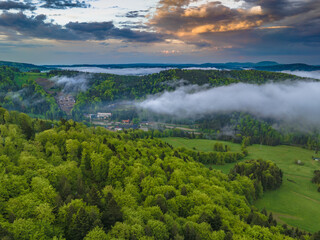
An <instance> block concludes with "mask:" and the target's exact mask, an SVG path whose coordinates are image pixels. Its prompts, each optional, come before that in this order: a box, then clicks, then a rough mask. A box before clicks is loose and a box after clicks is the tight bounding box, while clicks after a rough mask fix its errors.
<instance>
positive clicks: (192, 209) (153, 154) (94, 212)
mask: <svg viewBox="0 0 320 240" xmlns="http://www.w3.org/2000/svg"><path fill="white" fill-rule="evenodd" d="M10 115H11V113H10ZM0 119H1V116H0ZM16 119H19V118H16ZM27 120H28V121H31V122H33V121H34V120H30V119H27ZM17 124H19V121H16V122H12V123H10V124H7V123H6V124H5V125H1V126H0V127H1V128H3V130H4V131H1V133H0V134H1V137H2V138H5V141H4V142H2V143H0V153H1V154H0V155H1V156H2V157H1V164H0V168H1V171H0V181H1V182H0V183H1V188H0V189H1V192H0V193H1V195H0V234H1V235H0V238H5V239H53V238H54V237H55V238H56V239H61V238H65V239H84V238H86V239H99V238H100V239H101V238H106V239H113V238H120V239H232V238H233V239H258V238H261V239H291V238H290V237H289V236H286V235H285V234H286V231H285V229H284V228H283V227H281V226H278V225H277V226H274V225H275V224H274V222H273V221H272V220H273V219H272V218H270V221H269V218H268V217H266V216H265V217H263V216H261V215H259V214H260V213H258V212H257V211H256V210H254V209H252V206H251V205H250V202H251V200H252V199H253V198H254V197H255V195H256V193H255V188H254V181H252V180H250V179H249V178H247V177H245V176H238V177H236V178H235V179H232V180H231V179H229V177H228V176H227V175H225V174H223V173H221V172H219V171H214V170H213V171H210V170H209V169H207V168H205V167H204V166H203V165H202V164H201V163H198V162H196V161H194V159H193V158H192V156H190V155H188V152H184V151H180V150H178V149H172V148H171V147H170V146H169V145H167V144H166V143H164V142H162V141H161V140H159V139H141V138H138V136H137V134H136V133H135V132H128V133H113V132H109V131H107V130H105V129H103V128H87V127H85V126H84V125H82V124H79V123H76V122H73V121H71V120H70V121H67V122H66V121H61V122H60V123H59V125H57V126H55V127H54V128H52V129H49V130H44V131H41V132H36V131H34V129H32V131H33V132H34V137H32V138H30V139H28V138H27V136H26V135H24V134H22V129H21V126H20V125H17ZM10 126H11V127H10ZM12 131H15V134H12V133H11V132H12ZM6 138H8V139H13V140H14V141H12V140H11V141H9V140H8V141H7V140H6ZM12 143H14V144H13V145H12ZM7 145H8V146H10V148H12V151H11V150H8V149H10V148H8V146H7ZM17 149H19V151H17ZM13 150H14V151H13ZM53 154H57V155H58V158H53V157H52V155H53ZM57 159H59V160H57ZM35 160H38V161H35ZM10 180H16V182H11V181H10ZM2 186H4V187H2ZM252 214H253V217H252V219H259V220H254V221H253V220H252V219H251V220H250V218H249V220H250V221H249V220H247V219H248V217H249V216H251V215H252ZM255 216H259V218H258V217H255ZM248 222H249V223H248ZM287 235H290V236H295V235H293V234H292V232H290V233H288V234H287ZM307 238H308V237H307V236H306V239H307Z"/></svg>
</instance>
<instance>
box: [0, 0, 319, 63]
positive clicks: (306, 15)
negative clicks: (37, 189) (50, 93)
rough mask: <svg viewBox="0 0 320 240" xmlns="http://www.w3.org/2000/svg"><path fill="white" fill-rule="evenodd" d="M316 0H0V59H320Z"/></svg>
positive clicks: (52, 61)
mask: <svg viewBox="0 0 320 240" xmlns="http://www.w3.org/2000/svg"><path fill="white" fill-rule="evenodd" d="M319 26H320V1H319V0H221V1H208V0H83V1H82V0H4V1H1V0H0V60H4V61H15V62H28V63H34V64H117V63H206V62H211V63H221V62H235V61H237V62H259V61H267V60H268V61H277V62H279V63H297V62H302V63H308V64H319V65H320V57H319V56H320V27H319Z"/></svg>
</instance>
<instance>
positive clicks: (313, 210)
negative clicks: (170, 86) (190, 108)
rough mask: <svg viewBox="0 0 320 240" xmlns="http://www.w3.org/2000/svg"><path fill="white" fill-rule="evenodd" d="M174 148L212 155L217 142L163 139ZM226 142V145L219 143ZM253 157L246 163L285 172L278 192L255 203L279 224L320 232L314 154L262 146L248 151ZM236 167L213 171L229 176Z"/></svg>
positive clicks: (319, 195) (319, 197)
mask: <svg viewBox="0 0 320 240" xmlns="http://www.w3.org/2000/svg"><path fill="white" fill-rule="evenodd" d="M163 140H164V141H166V142H168V143H170V144H171V145H172V146H174V147H186V148H189V149H192V148H193V147H195V148H196V149H197V150H199V151H212V149H213V145H214V143H215V142H217V141H214V140H203V139H192V140H190V139H184V138H163ZM219 142H222V141H219ZM222 143H224V144H227V145H229V146H230V147H231V150H232V151H240V145H239V144H234V143H229V142H222ZM248 151H249V155H248V157H247V158H246V159H258V158H261V159H264V160H272V161H273V162H275V163H276V164H277V165H278V166H279V167H280V168H281V169H282V171H283V172H284V176H283V184H282V186H281V187H280V188H279V189H277V190H275V191H269V192H265V193H264V196H263V198H262V199H259V200H258V201H256V202H255V206H256V207H258V208H259V209H262V208H263V207H266V209H267V210H268V211H272V213H273V215H274V216H275V217H276V218H277V220H278V221H279V223H287V224H288V225H291V226H295V227H299V228H301V229H304V230H307V231H310V232H315V231H319V230H320V193H318V192H317V186H316V185H315V184H312V183H311V178H312V176H313V171H314V170H315V169H320V164H319V163H318V162H315V161H314V160H312V158H311V157H312V155H314V152H313V151H310V150H306V149H303V148H299V147H291V146H276V147H271V146H261V145H253V146H250V147H248ZM296 160H300V161H302V163H303V164H304V165H303V166H300V165H297V164H295V161H296ZM233 166H234V163H232V164H226V165H224V166H215V165H213V166H212V167H213V168H215V169H218V170H221V171H222V172H224V173H228V172H229V171H230V169H231V168H232V167H233Z"/></svg>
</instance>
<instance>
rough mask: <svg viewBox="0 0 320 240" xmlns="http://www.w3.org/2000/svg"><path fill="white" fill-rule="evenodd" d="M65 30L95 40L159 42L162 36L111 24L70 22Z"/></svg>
mask: <svg viewBox="0 0 320 240" xmlns="http://www.w3.org/2000/svg"><path fill="white" fill-rule="evenodd" d="M66 28H67V29H70V30H73V31H74V32H76V33H77V34H78V35H87V36H94V38H95V39H97V40H104V39H108V38H118V39H124V40H127V41H133V42H134V41H136V42H159V41H162V35H161V34H157V33H150V32H142V31H132V30H131V29H128V28H121V29H120V28H117V27H115V26H114V24H113V23H112V22H90V23H87V22H84V23H79V22H70V23H68V24H67V25H66Z"/></svg>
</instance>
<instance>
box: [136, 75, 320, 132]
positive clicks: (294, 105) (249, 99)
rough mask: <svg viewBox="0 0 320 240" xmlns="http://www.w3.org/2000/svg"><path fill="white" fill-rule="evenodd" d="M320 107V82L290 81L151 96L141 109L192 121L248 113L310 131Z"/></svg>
mask: <svg viewBox="0 0 320 240" xmlns="http://www.w3.org/2000/svg"><path fill="white" fill-rule="evenodd" d="M319 103H320V82H311V81H310V82H306V81H296V82H292V81H291V82H289V81H288V82H284V83H267V84H264V85H253V84H245V83H238V84H232V85H228V86H222V87H216V88H208V87H200V86H197V85H189V86H183V87H179V88H177V89H176V90H175V91H172V92H167V91H166V92H164V93H162V94H159V95H154V96H149V97H148V98H147V99H146V100H145V101H143V102H140V103H137V106H138V107H139V108H142V109H147V110H149V111H152V112H154V113H158V114H167V115H171V116H175V117H178V118H192V119H197V118H201V117H203V116H204V115H206V114H218V113H231V112H247V113H250V114H252V115H254V116H256V117H262V118H272V119H275V120H278V121H284V122H286V123H291V124H296V125H299V126H301V127H303V128H307V127H312V126H320V108H319Z"/></svg>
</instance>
